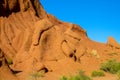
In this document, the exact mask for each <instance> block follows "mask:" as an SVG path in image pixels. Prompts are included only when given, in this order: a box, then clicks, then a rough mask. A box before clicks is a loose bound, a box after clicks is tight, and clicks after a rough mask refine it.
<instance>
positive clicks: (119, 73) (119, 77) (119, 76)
mask: <svg viewBox="0 0 120 80" xmlns="http://www.w3.org/2000/svg"><path fill="white" fill-rule="evenodd" d="M117 76H118V80H120V70H119V71H118V72H117Z"/></svg>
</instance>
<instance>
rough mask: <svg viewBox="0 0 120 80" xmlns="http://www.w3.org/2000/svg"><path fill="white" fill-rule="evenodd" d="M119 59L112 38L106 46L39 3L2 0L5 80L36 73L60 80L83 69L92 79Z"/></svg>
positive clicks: (0, 61) (0, 64)
mask: <svg viewBox="0 0 120 80" xmlns="http://www.w3.org/2000/svg"><path fill="white" fill-rule="evenodd" d="M111 52H115V53H118V55H117V56H112V57H111V56H110V55H109V53H111ZM119 57H120V45H119V44H118V43H117V42H116V41H115V40H114V39H113V38H112V37H110V38H109V39H108V42H107V43H106V44H103V43H98V42H94V41H92V40H90V39H89V38H88V36H87V33H86V31H85V30H84V29H82V28H81V27H80V26H78V25H76V24H72V23H66V22H62V21H59V20H58V19H56V18H55V17H54V16H53V15H51V14H47V13H46V11H45V10H44V9H43V7H42V5H41V4H40V3H39V0H0V79H2V80H29V79H28V78H29V77H30V76H31V74H34V73H36V72H41V73H44V77H43V78H42V80H59V78H60V76H62V75H71V74H74V73H75V72H76V71H78V70H81V69H83V70H85V71H86V74H88V75H89V74H90V73H91V71H93V70H95V69H99V65H100V63H102V62H104V61H105V60H107V59H111V58H112V59H117V60H119V61H120V58H119ZM36 80H41V77H40V78H38V79H36Z"/></svg>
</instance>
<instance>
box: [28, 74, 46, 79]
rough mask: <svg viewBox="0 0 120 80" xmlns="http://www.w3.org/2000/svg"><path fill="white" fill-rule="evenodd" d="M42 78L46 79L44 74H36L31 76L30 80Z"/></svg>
mask: <svg viewBox="0 0 120 80" xmlns="http://www.w3.org/2000/svg"><path fill="white" fill-rule="evenodd" d="M40 77H44V74H43V73H41V72H34V73H32V74H30V77H29V79H30V80H37V79H38V78H40Z"/></svg>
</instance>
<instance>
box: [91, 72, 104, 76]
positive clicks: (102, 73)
mask: <svg viewBox="0 0 120 80" xmlns="http://www.w3.org/2000/svg"><path fill="white" fill-rule="evenodd" d="M91 76H92V77H102V76H105V74H104V72H103V71H93V72H92V74H91Z"/></svg>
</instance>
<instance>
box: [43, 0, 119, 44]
mask: <svg viewBox="0 0 120 80" xmlns="http://www.w3.org/2000/svg"><path fill="white" fill-rule="evenodd" d="M41 3H42V5H43V7H44V9H45V10H46V11H47V13H50V14H52V15H54V16H56V17H57V18H58V19H60V20H62V21H65V22H71V23H75V24H78V25H80V26H81V27H82V28H83V29H85V30H86V31H87V34H88V37H89V38H90V39H92V40H94V41H97V42H102V43H106V42H107V38H108V36H112V37H114V38H115V39H116V40H117V41H118V42H119V43H120V0H41Z"/></svg>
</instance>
